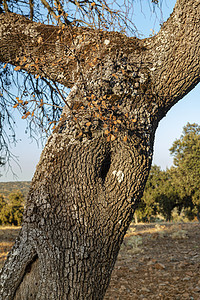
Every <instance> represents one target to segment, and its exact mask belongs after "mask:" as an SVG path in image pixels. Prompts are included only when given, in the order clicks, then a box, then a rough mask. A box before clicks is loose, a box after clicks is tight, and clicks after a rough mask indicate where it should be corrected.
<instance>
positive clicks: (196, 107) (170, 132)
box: [0, 0, 200, 181]
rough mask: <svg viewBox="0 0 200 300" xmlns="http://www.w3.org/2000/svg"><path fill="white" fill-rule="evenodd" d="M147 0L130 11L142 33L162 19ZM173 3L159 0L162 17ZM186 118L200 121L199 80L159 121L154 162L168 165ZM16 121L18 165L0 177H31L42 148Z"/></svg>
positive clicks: (20, 121)
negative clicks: (171, 149) (154, 12)
mask: <svg viewBox="0 0 200 300" xmlns="http://www.w3.org/2000/svg"><path fill="white" fill-rule="evenodd" d="M136 1H137V0H136ZM169 2H170V3H169ZM147 3H148V2H147V1H146V0H141V1H137V2H136V10H135V15H134V18H135V19H134V22H135V24H136V25H137V28H138V29H139V31H140V32H141V33H143V34H144V36H149V35H150V34H151V32H152V30H154V31H155V32H157V31H158V30H159V25H158V24H159V23H161V22H162V21H160V19H159V18H156V16H155V14H152V13H151V12H150V11H149V6H148V4H147ZM174 4H175V0H170V1H166V0H162V6H163V7H162V10H163V18H164V20H166V19H167V17H168V16H169V14H170V13H171V12H172V9H173V7H174ZM157 14H158V11H157ZM187 122H190V123H194V122H195V123H198V124H200V84H199V85H198V86H197V87H196V88H195V89H193V90H192V91H191V92H190V93H189V94H188V95H187V96H186V97H184V99H182V100H181V101H179V103H177V104H176V105H175V106H174V107H173V108H172V109H171V110H170V111H169V112H168V114H167V116H166V117H165V118H164V119H163V120H162V121H161V122H160V124H159V127H158V129H157V133H156V141H155V146H154V159H153V163H154V164H157V165H159V166H161V168H162V169H166V168H167V167H170V166H171V165H172V163H173V158H172V157H171V156H170V153H169V148H170V147H171V146H172V143H173V142H174V140H175V139H177V138H179V137H180V135H181V133H182V128H183V126H184V125H186V124H187ZM16 123H17V126H16V132H17V138H18V140H19V142H18V144H17V146H16V147H14V146H13V147H12V153H13V154H14V155H16V156H17V157H18V165H19V166H20V167H19V166H18V165H17V164H16V163H14V162H13V163H12V167H13V171H14V172H15V173H16V174H17V176H18V178H15V177H13V174H12V172H10V171H8V172H6V170H3V169H2V168H1V174H2V175H3V176H2V177H0V181H13V180H18V181H22V180H31V178H32V176H33V173H34V171H35V168H36V165H37V163H38V161H39V157H40V154H41V151H42V146H41V145H40V146H39V147H38V145H37V143H36V142H35V141H31V140H30V139H28V136H27V135H26V134H25V127H26V123H25V121H24V120H21V118H20V117H19V118H17V122H16Z"/></svg>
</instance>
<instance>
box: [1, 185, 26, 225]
mask: <svg viewBox="0 0 200 300" xmlns="http://www.w3.org/2000/svg"><path fill="white" fill-rule="evenodd" d="M23 211H24V196H23V194H22V193H21V192H20V191H17V192H14V193H11V194H10V195H9V200H8V202H7V203H6V202H5V201H4V200H3V198H2V203H1V205H0V223H1V224H2V225H8V224H9V225H16V226H19V225H21V223H22V217H23Z"/></svg>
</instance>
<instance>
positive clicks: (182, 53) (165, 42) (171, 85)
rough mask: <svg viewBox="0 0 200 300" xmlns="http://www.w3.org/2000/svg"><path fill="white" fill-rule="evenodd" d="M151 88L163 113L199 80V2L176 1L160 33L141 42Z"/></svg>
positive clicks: (191, 0) (195, 0)
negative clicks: (146, 52) (148, 63)
mask: <svg viewBox="0 0 200 300" xmlns="http://www.w3.org/2000/svg"><path fill="white" fill-rule="evenodd" d="M145 45H146V47H147V48H148V49H149V50H150V57H149V59H150V60H151V61H152V64H153V66H152V69H151V72H152V78H153V81H154V89H155V91H156V93H157V95H159V100H160V102H161V105H164V106H165V107H166V111H167V110H168V109H169V108H170V107H171V106H172V105H174V104H175V103H176V102H177V101H178V100H180V99H181V98H182V97H183V96H184V95H185V94H187V93H188V92H189V91H190V90H191V89H192V88H193V87H194V86H195V85H196V84H197V83H198V82H199V79H200V2H199V0H190V1H188V0H177V2H176V5H175V8H174V11H173V13H172V14H171V16H170V18H169V19H168V21H167V22H166V23H164V25H163V26H162V28H161V30H160V32H159V33H158V34H157V35H156V36H155V37H153V38H150V39H147V40H146V41H145Z"/></svg>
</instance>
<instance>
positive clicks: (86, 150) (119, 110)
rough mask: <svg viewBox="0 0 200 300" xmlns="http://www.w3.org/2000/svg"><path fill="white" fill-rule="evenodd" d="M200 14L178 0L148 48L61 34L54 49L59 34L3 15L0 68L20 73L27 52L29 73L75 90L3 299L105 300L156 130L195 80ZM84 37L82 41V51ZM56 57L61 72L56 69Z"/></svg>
mask: <svg viewBox="0 0 200 300" xmlns="http://www.w3.org/2000/svg"><path fill="white" fill-rule="evenodd" d="M199 7H200V3H199V0H187V1H186V0H178V1H177V4H176V6H175V9H174V12H173V14H172V15H171V17H170V18H169V20H168V21H167V22H166V24H164V25H163V27H162V29H161V31H160V32H159V34H158V35H157V36H155V37H153V38H151V39H145V40H143V41H139V40H137V39H133V38H128V37H126V36H124V35H120V34H118V33H101V32H97V31H90V30H89V29H87V30H86V29H77V28H74V29H73V28H70V29H69V28H68V29H66V31H67V30H68V31H67V32H71V31H73V35H75V40H70V36H71V35H70V34H71V33H69V34H68V33H66V32H64V33H63V36H64V37H63V40H64V43H62V44H61V43H60V44H59V43H56V41H57V36H58V30H59V28H57V27H53V26H46V25H41V24H36V23H34V22H31V21H29V20H26V19H25V18H23V17H21V16H16V15H14V14H6V15H5V14H2V15H0V21H1V23H0V46H1V49H3V51H0V60H1V61H4V62H7V61H9V62H11V63H12V64H14V65H17V64H18V61H19V59H18V58H19V56H20V57H23V55H24V53H26V55H28V54H27V53H29V54H30V55H29V57H28V58H27V59H28V60H29V62H31V61H36V60H37V67H30V64H26V65H25V64H24V65H23V64H21V68H22V69H24V70H28V71H29V72H32V73H33V74H37V73H39V74H40V75H41V74H42V75H43V76H46V77H48V78H50V79H53V80H56V81H58V82H60V83H63V84H65V85H66V86H70V87H71V86H72V84H74V86H73V88H72V90H71V92H70V94H69V96H68V99H67V102H68V104H69V105H70V110H69V109H68V107H67V106H66V107H65V108H64V111H63V115H62V119H61V121H60V123H59V125H58V126H57V128H56V129H55V131H54V132H53V134H52V135H51V137H50V138H49V140H48V142H47V144H46V146H45V149H44V150H43V152H42V155H41V158H40V162H39V164H38V166H37V169H36V173H35V175H34V178H33V180H32V185H31V189H30V192H29V195H28V198H27V203H26V209H25V213H24V221H23V226H22V229H21V232H20V235H19V237H18V239H17V241H16V243H15V245H14V246H13V248H12V250H11V252H10V253H9V255H8V259H7V261H6V263H5V266H4V268H3V270H2V272H1V285H0V287H1V290H0V291H1V296H0V299H3V300H8V299H15V300H16V299H20V300H25V299H28V300H30V299H38V300H43V299H46V300H47V299H48V300H51V299H52V300H55V299H62V300H63V299H77V300H81V299H103V297H104V295H105V292H106V288H107V286H108V284H109V280H110V277H111V272H112V270H113V267H114V264H115V261H116V258H117V254H118V251H119V249H120V245H121V243H122V241H123V237H124V235H125V233H126V230H127V228H128V226H129V224H130V222H131V220H132V217H133V213H134V210H135V207H136V204H137V203H138V201H139V200H140V198H141V196H142V193H143V190H144V186H145V183H146V180H147V177H148V173H149V170H150V167H151V161H152V154H153V142H154V135H155V130H156V128H157V125H158V122H159V120H160V119H161V118H162V117H163V116H164V115H165V114H166V112H167V111H168V110H169V109H170V107H171V106H172V105H174V104H175V103H176V102H177V101H178V100H179V99H181V98H182V97H183V96H184V95H185V94H186V93H188V92H189V91H190V90H191V89H192V88H193V87H194V86H195V85H196V84H197V83H198V82H199V78H200V76H199V75H200V70H199V66H200V62H199V57H200V51H199V49H200V47H199V45H200V42H199V24H200V22H199V21H200V18H199V14H200V12H199V10H200V8H199ZM14 20H15V21H14ZM187 26H189V27H187ZM8 28H9V30H8ZM10 28H11V29H12V30H10ZM45 28H47V32H45ZM49 32H51V34H49ZM97 33H98V34H97ZM20 34H21V36H20ZM40 35H41V36H42V40H43V41H44V42H43V43H42V45H41V47H40V43H39V40H38V36H40ZM80 35H82V36H84V35H85V36H86V37H85V38H84V39H83V41H80V45H79V46H77V39H80ZM99 35H100V38H101V39H100V40H101V51H100V52H99V47H100V46H99V44H98V43H97V39H96V37H99ZM22 37H23V39H22ZM45 39H48V41H47V42H45ZM22 40H23V43H22ZM11 41H12V42H11ZM14 41H15V42H16V43H15V42H14ZM33 41H34V42H35V41H37V42H38V44H39V46H38V47H37V49H35V51H33V49H32V48H33ZM75 41H76V43H75ZM50 42H51V43H50ZM65 43H68V44H67V46H68V47H67V48H66V49H68V50H66V49H65ZM8 45H11V46H10V47H8ZM74 45H76V47H75V46H74ZM8 48H9V49H8ZM58 48H59V49H58ZM64 49H65V51H64ZM95 49H96V50H95ZM58 50H59V51H58ZM86 50H87V51H86ZM70 51H71V52H72V51H76V54H77V56H78V57H79V59H78V60H77V62H76V64H75V62H74V61H73V62H72V63H71V62H70V58H69V53H71V52H70ZM85 51H86V52H85ZM52 53H54V54H52ZM73 53H74V52H73ZM83 53H84V55H83ZM92 53H94V54H92ZM83 56H84V57H83ZM55 57H56V59H58V60H59V59H62V61H61V63H59V64H58V63H56V64H55V65H54V62H53V60H55ZM38 58H40V59H38ZM43 58H44V60H45V63H44V61H43ZM80 58H81V59H80ZM27 65H28V66H27ZM75 65H76V68H75ZM71 112H72V113H73V114H71ZM99 115H100V116H99ZM104 125H106V126H107V132H106V131H105V130H104ZM80 128H81V131H80ZM108 132H110V133H111V134H110V133H109V134H110V135H109V134H108Z"/></svg>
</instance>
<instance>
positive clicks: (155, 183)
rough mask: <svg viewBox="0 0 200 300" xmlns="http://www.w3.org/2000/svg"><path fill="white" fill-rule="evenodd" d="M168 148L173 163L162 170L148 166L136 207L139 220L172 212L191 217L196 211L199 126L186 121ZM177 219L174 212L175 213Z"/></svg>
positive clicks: (198, 208) (199, 174)
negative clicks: (142, 193)
mask: <svg viewBox="0 0 200 300" xmlns="http://www.w3.org/2000/svg"><path fill="white" fill-rule="evenodd" d="M170 152H171V154H172V155H174V166H172V167H171V168H170V169H168V170H166V171H161V169H160V167H158V166H152V168H151V172H150V175H149V178H148V181H147V184H146V187H145V191H144V195H143V198H142V201H141V203H140V205H139V207H138V209H137V210H136V214H137V218H138V220H139V221H143V222H145V221H147V222H150V221H154V220H155V219H156V216H157V215H161V216H163V217H164V218H165V220H167V221H170V220H171V219H172V217H173V212H174V209H176V214H178V215H180V214H182V213H183V212H184V216H185V217H186V218H187V219H189V220H192V219H193V218H194V217H195V216H196V215H197V212H198V211H200V189H199V187H200V126H199V125H198V124H189V123H188V124H187V125H186V126H185V127H184V128H183V134H182V135H181V137H180V139H177V140H176V141H175V142H174V143H173V145H172V147H171V149H170ZM176 219H177V215H176Z"/></svg>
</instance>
